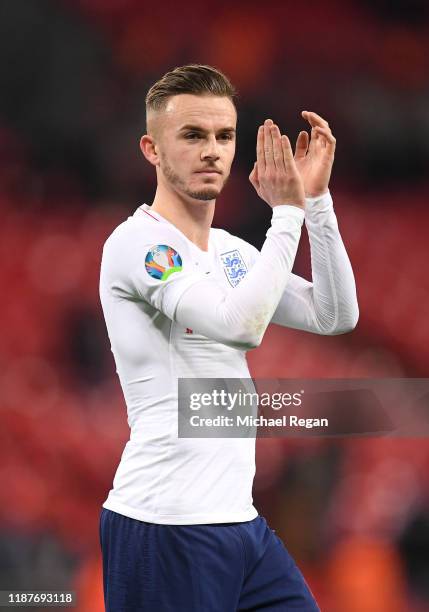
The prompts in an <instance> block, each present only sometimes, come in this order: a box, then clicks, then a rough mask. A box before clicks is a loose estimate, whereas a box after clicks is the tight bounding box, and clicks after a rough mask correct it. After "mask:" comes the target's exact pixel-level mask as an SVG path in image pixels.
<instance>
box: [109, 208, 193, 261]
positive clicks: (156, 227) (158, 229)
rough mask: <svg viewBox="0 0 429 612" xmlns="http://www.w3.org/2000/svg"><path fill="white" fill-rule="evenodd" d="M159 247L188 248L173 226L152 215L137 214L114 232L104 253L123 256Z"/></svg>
mask: <svg viewBox="0 0 429 612" xmlns="http://www.w3.org/2000/svg"><path fill="white" fill-rule="evenodd" d="M159 245H166V246H170V247H172V248H173V249H178V248H180V249H181V250H183V249H186V248H187V244H186V240H185V239H184V237H183V236H182V235H181V234H180V232H178V231H177V230H176V229H175V228H174V227H173V226H171V225H169V224H167V223H162V222H159V221H158V220H157V219H155V218H152V217H151V216H150V215H145V214H141V215H138V214H136V213H135V214H134V215H132V216H130V217H128V218H127V219H126V220H125V221H123V223H121V224H120V225H118V226H117V227H116V228H115V229H114V230H113V232H112V233H111V234H110V236H109V237H108V238H107V240H106V242H105V243H104V251H105V252H106V251H108V252H120V253H122V254H123V253H124V252H129V251H134V250H136V249H137V250H142V249H146V250H148V249H150V248H153V247H156V246H159Z"/></svg>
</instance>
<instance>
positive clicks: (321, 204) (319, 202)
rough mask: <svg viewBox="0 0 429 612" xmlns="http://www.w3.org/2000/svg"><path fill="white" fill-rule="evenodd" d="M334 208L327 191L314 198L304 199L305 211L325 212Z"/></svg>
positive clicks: (329, 193)
mask: <svg viewBox="0 0 429 612" xmlns="http://www.w3.org/2000/svg"><path fill="white" fill-rule="evenodd" d="M333 207H334V203H333V200H332V196H331V192H330V191H329V190H328V191H327V192H326V193H323V194H322V195H320V196H315V197H314V198H305V211H306V212H308V211H311V210H317V211H325V210H329V209H330V208H333Z"/></svg>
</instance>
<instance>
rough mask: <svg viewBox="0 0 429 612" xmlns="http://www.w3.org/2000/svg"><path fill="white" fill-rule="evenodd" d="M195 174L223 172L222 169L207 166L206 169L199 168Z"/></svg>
mask: <svg viewBox="0 0 429 612" xmlns="http://www.w3.org/2000/svg"><path fill="white" fill-rule="evenodd" d="M195 174H222V172H221V171H220V170H213V169H212V168H206V169H205V170H197V171H196V173H195Z"/></svg>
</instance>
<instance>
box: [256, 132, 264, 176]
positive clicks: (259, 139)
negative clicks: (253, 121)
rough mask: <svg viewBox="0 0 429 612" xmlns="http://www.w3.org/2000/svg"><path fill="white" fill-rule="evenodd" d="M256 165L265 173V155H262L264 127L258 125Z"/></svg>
mask: <svg viewBox="0 0 429 612" xmlns="http://www.w3.org/2000/svg"><path fill="white" fill-rule="evenodd" d="M256 163H257V164H258V166H259V168H260V169H261V170H262V172H264V171H265V153H264V126H263V125H260V126H259V129H258V136H257V138H256Z"/></svg>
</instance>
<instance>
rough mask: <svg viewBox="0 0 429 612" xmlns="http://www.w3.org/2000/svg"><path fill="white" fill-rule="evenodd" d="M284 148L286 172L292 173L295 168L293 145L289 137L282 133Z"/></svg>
mask: <svg viewBox="0 0 429 612" xmlns="http://www.w3.org/2000/svg"><path fill="white" fill-rule="evenodd" d="M281 140H282V149H283V161H284V164H285V168H286V172H287V173H290V172H291V171H294V170H295V161H294V159H293V153H292V147H291V144H290V140H289V138H288V137H287V136H286V135H285V134H283V135H282V138H281Z"/></svg>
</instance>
